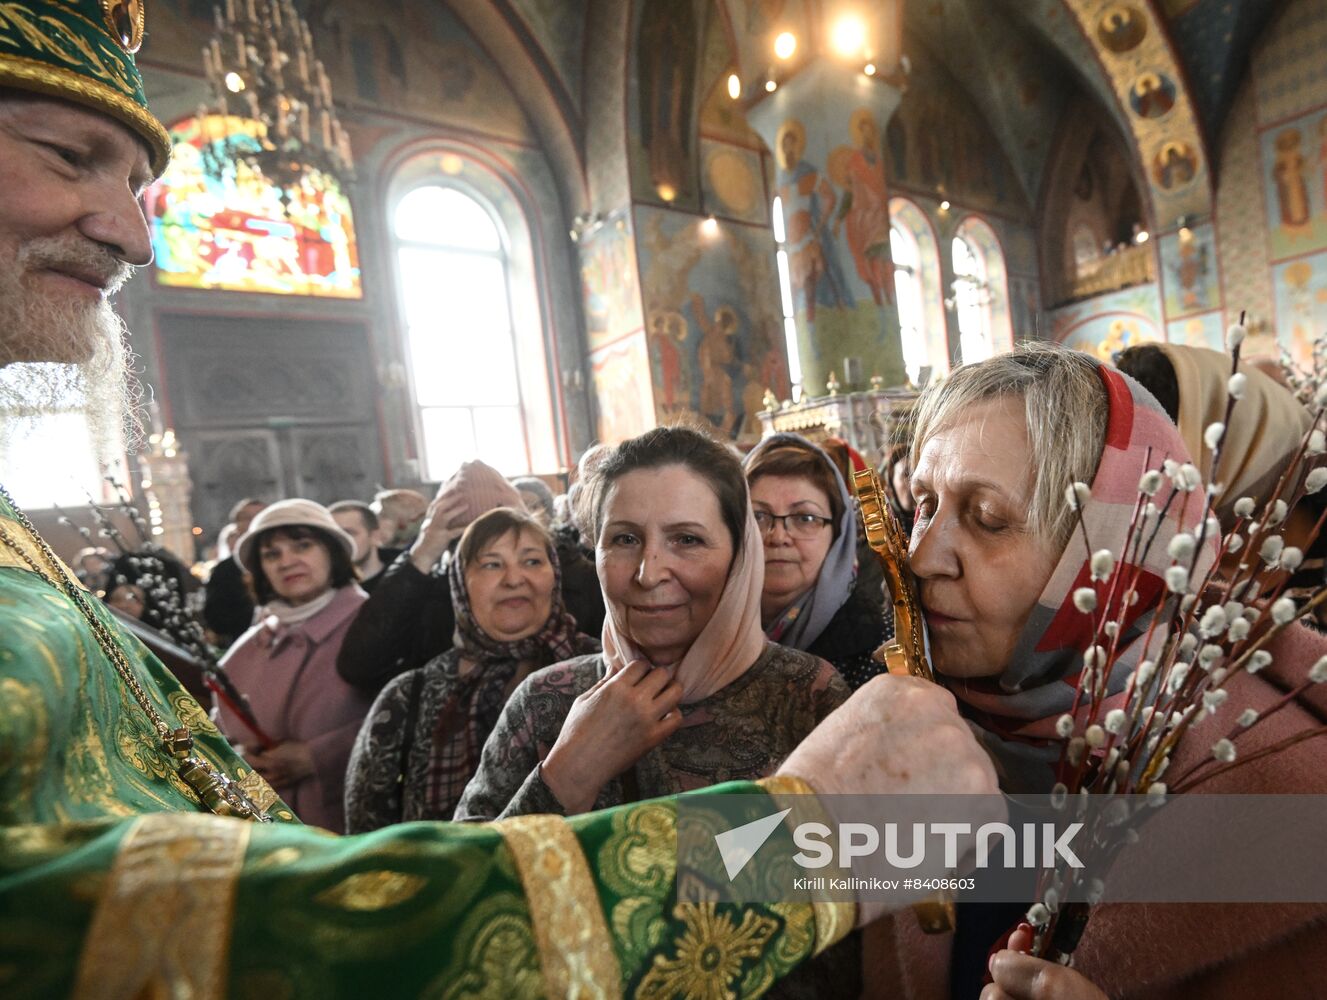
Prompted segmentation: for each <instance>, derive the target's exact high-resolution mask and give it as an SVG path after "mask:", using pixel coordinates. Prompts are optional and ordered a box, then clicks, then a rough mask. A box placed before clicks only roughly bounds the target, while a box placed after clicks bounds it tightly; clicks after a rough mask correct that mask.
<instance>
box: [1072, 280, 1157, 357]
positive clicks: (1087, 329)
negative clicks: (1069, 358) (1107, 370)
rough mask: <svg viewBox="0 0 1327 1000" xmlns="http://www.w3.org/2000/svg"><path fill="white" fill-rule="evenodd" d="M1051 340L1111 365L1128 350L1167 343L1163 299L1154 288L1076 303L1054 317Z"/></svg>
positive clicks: (1149, 287) (1114, 293)
mask: <svg viewBox="0 0 1327 1000" xmlns="http://www.w3.org/2000/svg"><path fill="white" fill-rule="evenodd" d="M1050 326H1051V338H1052V339H1053V340H1055V341H1056V342H1057V343H1061V344H1064V345H1065V346H1066V347H1072V348H1073V349H1074V350H1077V351H1084V352H1086V353H1088V354H1091V355H1092V356H1093V357H1096V358H1099V359H1101V360H1102V361H1111V360H1112V359H1113V358H1114V357H1115V355H1116V354H1118V353H1119V352H1120V351H1122V350H1124V349H1125V348H1126V347H1133V346H1134V345H1135V344H1143V343H1147V342H1149V341H1152V342H1155V341H1160V340H1162V339H1163V334H1162V330H1163V329H1164V327H1163V325H1162V322H1161V295H1160V292H1159V290H1158V289H1157V286H1156V285H1154V284H1147V285H1136V286H1135V287H1133V288H1126V289H1123V290H1122V291H1118V292H1108V293H1106V294H1105V295H1099V296H1097V297H1096V298H1092V299H1086V300H1084V301H1082V302H1076V303H1074V304H1073V305H1071V306H1064V307H1063V308H1061V309H1056V310H1054V311H1053V312H1052V313H1051V314H1050Z"/></svg>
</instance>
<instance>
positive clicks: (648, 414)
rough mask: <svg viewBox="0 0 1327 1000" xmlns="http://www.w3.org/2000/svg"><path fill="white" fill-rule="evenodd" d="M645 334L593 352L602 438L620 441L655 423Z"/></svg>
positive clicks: (592, 374) (593, 379)
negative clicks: (648, 375)
mask: <svg viewBox="0 0 1327 1000" xmlns="http://www.w3.org/2000/svg"><path fill="white" fill-rule="evenodd" d="M646 350H647V348H646V346H645V337H644V336H643V335H640V334H638V335H637V336H635V337H627V338H625V339H624V340H620V341H618V342H617V343H615V344H611V345H609V346H608V347H605V348H604V349H603V350H601V351H596V352H595V353H594V354H591V355H590V382H591V384H592V385H593V386H594V394H595V399H596V400H598V403H599V440H600V441H603V442H605V443H606V444H617V443H618V442H619V441H625V440H627V438H632V437H635V436H636V435H638V434H644V433H645V432H646V431H647V430H649V429H650V428H651V427H653V426H654V425H655V423H656V417H655V414H654V412H653V407H652V405H651V396H652V394H651V392H650V385H649V382H648V378H647V373H648V372H649V370H650V369H649V359H648V358H647V357H646Z"/></svg>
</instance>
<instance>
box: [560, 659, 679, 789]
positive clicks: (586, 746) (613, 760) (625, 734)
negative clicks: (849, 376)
mask: <svg viewBox="0 0 1327 1000" xmlns="http://www.w3.org/2000/svg"><path fill="white" fill-rule="evenodd" d="M681 700H682V685H681V684H679V683H677V681H675V680H673V678H672V674H671V673H670V672H669V671H667V670H658V669H655V668H654V667H651V666H650V665H649V664H648V663H646V662H645V661H644V660H633V661H632V662H631V663H629V664H627V666H626V667H625V668H624V669H622V670H620V671H618V672H617V673H615V674H610V675H608V676H607V677H603V678H600V679H599V680H598V681H597V682H595V685H594V686H593V687H592V688H590V689H589V690H588V691H586V692H585V693H584V694H581V695H580V696H579V697H577V699H576V700H575V701H574V702H573V703H572V706H571V711H570V712H568V713H567V718H566V721H565V722H563V723H562V731H561V732H560V733H558V738H557V742H556V743H554V744H553V748H552V749H551V750H549V752H548V756H547V757H545V758H544V762H543V765H542V768H541V774H542V775H543V779H544V783H545V784H546V785H548V787H549V790H550V791H552V793H553V794H554V795H556V796H557V799H558V801H559V802H561V803H562V805H563V807H564V808H565V809H566V810H567V812H568V813H581V812H586V811H587V810H589V809H590V808H591V807H592V806H593V805H594V800H595V799H596V798H598V797H599V791H600V789H602V788H603V787H604V785H606V784H607V783H608V782H609V781H611V780H612V779H613V778H615V777H617V776H618V775H619V774H621V773H622V772H623V771H625V770H626V769H627V768H629V767H631V766H632V765H633V764H635V763H636V761H638V760H640V758H641V757H642V756H644V755H645V753H646V752H647V751H649V750H651V749H653V748H654V747H656V746H658V745H659V744H660V743H662V742H663V741H664V740H666V739H668V737H669V736H671V735H672V734H673V733H674V732H676V730H677V727H678V726H680V725H681V724H682V713H681V711H680V710H679V709H678V707H677V706H678V704H679V702H681Z"/></svg>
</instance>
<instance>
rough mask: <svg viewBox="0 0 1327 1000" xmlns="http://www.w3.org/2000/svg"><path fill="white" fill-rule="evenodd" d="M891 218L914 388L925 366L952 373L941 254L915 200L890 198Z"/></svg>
mask: <svg viewBox="0 0 1327 1000" xmlns="http://www.w3.org/2000/svg"><path fill="white" fill-rule="evenodd" d="M889 219H890V234H889V249H890V253H891V254H892V256H893V258H894V272H895V278H894V292H895V294H894V299H895V301H896V302H897V304H898V311H899V327H900V329H901V331H902V334H903V359H904V363H905V364H906V365H907V369H908V377H909V378H911V379H912V380H913V382H914V384H915V383H916V382H917V380H918V376H919V373H920V371H921V369H922V368H923V367H930V369H931V373H932V374H944V373H945V372H948V371H949V332H948V329H947V328H946V326H945V307H944V295H943V294H942V291H943V280H942V278H941V270H940V251H939V247H938V246H937V244H936V241H935V230H934V229H932V228H931V223H930V221H929V220H928V219H927V218H926V213H925V212H923V211H922V210H921V209H920V208H919V207H918V206H917V204H916V202H914V201H912V200H911V199H908V198H891V199H890V200H889Z"/></svg>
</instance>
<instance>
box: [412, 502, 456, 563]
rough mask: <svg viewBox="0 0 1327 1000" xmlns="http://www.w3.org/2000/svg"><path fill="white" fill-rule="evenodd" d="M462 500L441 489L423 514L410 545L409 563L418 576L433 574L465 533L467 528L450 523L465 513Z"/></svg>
mask: <svg viewBox="0 0 1327 1000" xmlns="http://www.w3.org/2000/svg"><path fill="white" fill-rule="evenodd" d="M465 506H466V502H465V498H464V497H462V496H460V495H451V496H448V495H447V494H446V493H444V492H442V491H441V490H440V491H439V492H438V495H437V496H436V497H434V498H433V502H432V503H430V504H429V507H428V510H426V511H425V512H424V520H423V521H422V522H421V523H420V525H419V537H418V538H416V539H415V542H414V544H413V545H411V546H410V561H411V562H412V563H413V564H414V566H415V569H417V570H419V571H420V572H421V573H429V572H432V570H433V567H434V566H436V565H438V560H439V559H441V558H442V555H443V553H444V552H446V551H447V547H448V546H449V545H451V543H452V542H454V541H456V539H458V538H460V537H461V535H463V534H464V533H465V529H466V525H464V524H462V525H460V526H459V527H452V523H453V522H454V521H455V520H456V519H457V518H458V517H461V516H462V515H463V514H464V513H465Z"/></svg>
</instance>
